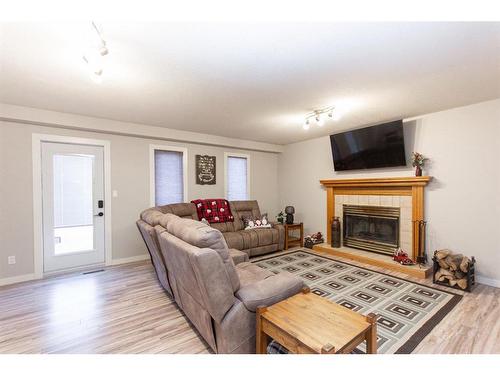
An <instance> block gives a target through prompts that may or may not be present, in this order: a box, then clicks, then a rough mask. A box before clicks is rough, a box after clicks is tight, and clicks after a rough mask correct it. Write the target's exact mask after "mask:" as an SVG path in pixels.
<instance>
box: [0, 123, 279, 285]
mask: <svg viewBox="0 0 500 375" xmlns="http://www.w3.org/2000/svg"><path fill="white" fill-rule="evenodd" d="M100 121H102V119H101V120H100ZM33 133H45V134H57V135H67V136H74V137H84V138H94V139H104V140H109V141H110V142H111V188H112V189H113V190H117V191H118V197H116V198H112V199H113V201H112V242H113V259H114V260H116V259H123V258H129V257H135V256H140V255H145V254H147V253H146V248H145V246H144V243H143V241H142V238H141V237H140V234H139V232H138V230H137V228H136V227H135V221H136V220H137V218H138V216H139V213H140V212H141V211H142V210H144V209H145V208H147V207H149V200H150V197H149V191H150V190H149V181H150V179H149V145H150V144H165V145H175V146H182V147H186V148H187V149H188V200H192V199H195V198H216V197H218V198H222V197H224V152H226V151H230V152H238V153H244V154H249V155H250V157H251V163H250V165H251V187H250V189H251V190H250V192H251V198H252V199H257V200H258V201H259V205H260V207H261V210H262V211H263V212H268V213H269V214H270V215H276V213H277V211H278V202H279V197H278V169H277V168H278V157H277V154H276V153H268V152H258V151H248V150H238V149H230V148H227V147H217V146H208V145H200V144H189V143H178V142H169V141H162V140H158V139H147V138H143V137H140V138H138V137H128V136H122V135H110V134H101V133H95V132H88V131H76V130H68V129H59V128H52V127H46V126H38V125H27V124H20V123H12V122H6V121H3V122H2V121H0V281H1V279H6V278H13V277H18V276H22V275H28V274H32V273H33V272H34V270H33V191H32V190H33V189H32V186H33V182H32V150H31V144H32V134H33ZM196 154H202V155H204V154H208V155H214V156H216V158H217V160H216V162H217V165H216V169H217V184H216V185H196V182H195V166H194V164H195V155H196ZM9 255H15V256H16V260H17V263H16V264H15V265H8V264H7V257H8V256H9Z"/></svg>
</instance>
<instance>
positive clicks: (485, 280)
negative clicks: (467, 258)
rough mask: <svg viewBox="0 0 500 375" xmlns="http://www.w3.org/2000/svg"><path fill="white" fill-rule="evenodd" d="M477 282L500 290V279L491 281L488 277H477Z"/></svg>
mask: <svg viewBox="0 0 500 375" xmlns="http://www.w3.org/2000/svg"><path fill="white" fill-rule="evenodd" d="M476 280H477V282H478V283H479V284H484V285H489V286H494V287H495V288H500V280H498V279H490V278H488V277H483V276H479V275H476Z"/></svg>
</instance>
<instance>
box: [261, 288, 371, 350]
mask: <svg viewBox="0 0 500 375" xmlns="http://www.w3.org/2000/svg"><path fill="white" fill-rule="evenodd" d="M271 338H272V339H274V340H275V341H277V342H278V343H279V344H281V345H283V346H284V347H285V348H287V349H288V351H289V352H290V353H295V354H298V353H305V354H335V353H342V354H347V353H351V352H352V351H353V350H354V349H355V348H356V347H357V346H358V345H359V344H361V343H362V342H363V341H365V340H366V352H367V353H369V354H375V353H376V352H377V317H376V315H375V314H373V313H371V314H368V316H364V315H361V314H359V313H357V312H355V311H352V310H349V309H348V308H346V307H343V306H340V305H338V304H336V303H334V302H332V301H330V300H328V299H326V298H323V297H320V296H317V295H316V294H314V293H310V292H309V288H304V289H303V291H302V293H299V294H296V295H294V296H292V297H290V298H287V299H286V300H283V301H281V302H278V303H276V304H274V305H272V306H269V307H259V308H258V309H257V332H256V340H257V346H256V352H257V354H264V353H267V346H268V345H269V340H270V339H271Z"/></svg>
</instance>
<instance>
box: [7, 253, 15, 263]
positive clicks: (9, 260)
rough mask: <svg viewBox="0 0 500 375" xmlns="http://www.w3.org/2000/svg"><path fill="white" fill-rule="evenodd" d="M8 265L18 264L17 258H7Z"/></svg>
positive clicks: (12, 256)
mask: <svg viewBox="0 0 500 375" xmlns="http://www.w3.org/2000/svg"><path fill="white" fill-rule="evenodd" d="M7 263H8V264H16V257H15V256H14V255H11V256H9V257H7Z"/></svg>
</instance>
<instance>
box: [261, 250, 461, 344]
mask: <svg viewBox="0 0 500 375" xmlns="http://www.w3.org/2000/svg"><path fill="white" fill-rule="evenodd" d="M254 263H255V264H257V265H258V266H259V267H262V268H265V269H268V270H270V271H271V272H274V273H280V272H290V273H292V274H295V275H298V276H300V277H301V278H303V279H304V281H305V282H306V284H307V285H308V286H309V287H310V288H311V292H312V293H315V294H317V295H319V296H323V297H325V298H328V299H330V300H332V301H334V302H336V303H338V304H340V305H342V306H345V307H347V308H348V309H351V310H354V311H357V312H359V313H361V314H363V315H367V314H368V313H370V312H374V313H375V314H377V316H378V320H377V323H378V324H377V329H378V332H377V333H378V335H377V336H378V337H377V343H378V353H386V354H392V353H411V352H412V351H413V349H415V347H416V346H417V345H418V344H419V343H420V341H422V339H423V338H424V337H425V336H427V334H429V332H430V331H431V330H432V329H433V328H434V327H435V326H436V325H437V324H438V323H439V322H440V321H441V320H442V319H443V318H444V317H445V316H446V315H447V314H448V313H449V312H450V311H451V310H452V309H453V307H454V306H455V305H456V304H457V303H458V302H459V301H460V300H461V299H462V296H460V295H457V294H454V293H450V292H446V291H442V290H438V289H435V288H432V287H429V286H426V285H422V284H418V283H414V282H412V281H408V280H404V279H401V278H398V277H395V276H390V275H387V274H384V273H381V272H377V271H373V270H369V269H367V268H362V267H358V266H354V265H352V264H349V263H345V262H342V261H338V260H333V259H331V258H328V257H326V256H323V255H319V254H318V253H316V252H312V251H308V250H305V249H301V250H297V251H292V252H287V253H285V254H281V255H274V256H271V257H266V258H261V259H258V260H256V261H254ZM356 351H359V352H365V344H362V345H360V346H359V347H358V348H357V350H356Z"/></svg>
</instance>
